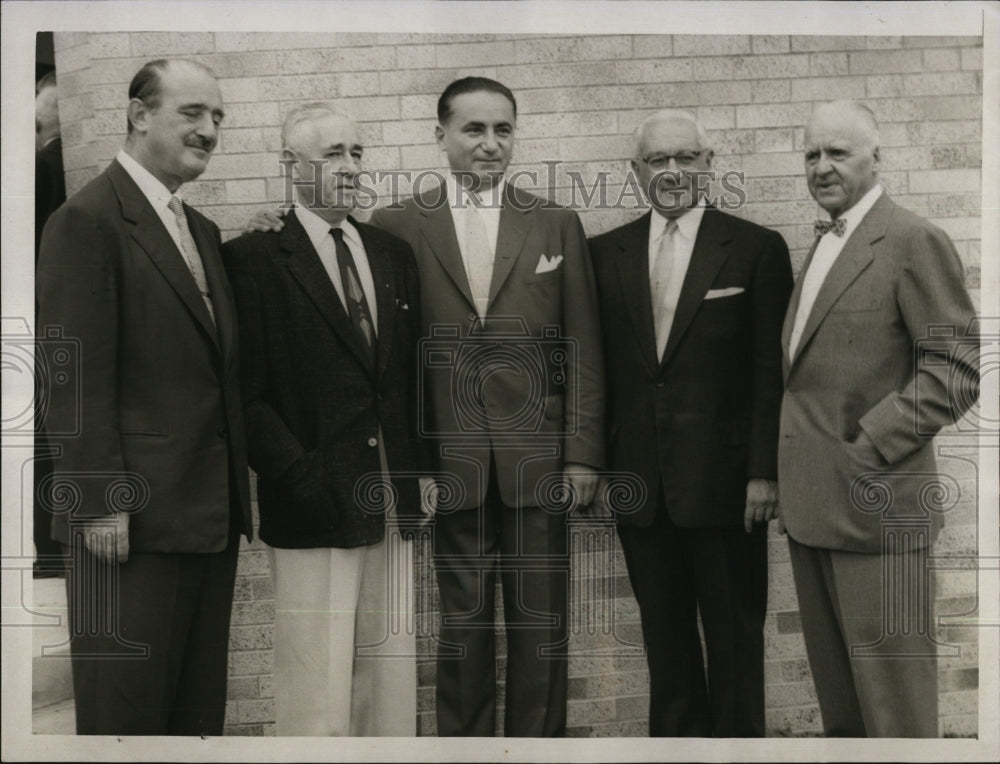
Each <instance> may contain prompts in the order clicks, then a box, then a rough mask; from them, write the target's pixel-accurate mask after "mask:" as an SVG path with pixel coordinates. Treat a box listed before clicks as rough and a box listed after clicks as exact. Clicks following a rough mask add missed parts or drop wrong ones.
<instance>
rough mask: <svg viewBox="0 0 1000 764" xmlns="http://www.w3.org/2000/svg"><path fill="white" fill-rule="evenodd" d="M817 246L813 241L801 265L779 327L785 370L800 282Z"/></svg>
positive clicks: (797, 310) (800, 290)
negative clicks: (783, 321) (783, 320)
mask: <svg viewBox="0 0 1000 764" xmlns="http://www.w3.org/2000/svg"><path fill="white" fill-rule="evenodd" d="M817 246H819V239H814V240H813V243H812V247H810V248H809V254H808V255H806V260H805V262H804V263H803V264H802V270H800V271H799V277H798V278H797V279H795V286H794V287H792V296H791V297H790V298H789V300H788V310H787V311H785V323H784V324H782V326H781V350H782V352H783V356H784V358H783V360H784V364H785V369H786V370H787V369H788V367H789V366H791V359H790V357H789V346H790V345H791V343H792V329H794V328H795V315H796V314H797V313H798V312H799V302H800V301H801V299H802V282H803V281H804V280H805V276H806V273H808V272H809V266H810V265H811V264H812V261H813V255H815V254H816V247H817Z"/></svg>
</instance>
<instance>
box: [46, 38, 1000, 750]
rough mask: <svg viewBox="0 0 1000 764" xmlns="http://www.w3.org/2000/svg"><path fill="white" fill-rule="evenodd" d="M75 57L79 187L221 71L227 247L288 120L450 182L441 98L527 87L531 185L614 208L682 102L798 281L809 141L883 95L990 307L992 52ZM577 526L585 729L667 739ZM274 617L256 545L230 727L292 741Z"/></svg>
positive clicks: (609, 48)
mask: <svg viewBox="0 0 1000 764" xmlns="http://www.w3.org/2000/svg"><path fill="white" fill-rule="evenodd" d="M55 43H56V63H57V67H58V73H59V87H60V112H61V116H62V120H63V143H64V152H65V163H66V174H67V185H68V187H69V190H70V192H72V191H75V190H76V189H78V188H80V187H81V186H82V185H83V183H85V182H86V181H87V180H88V179H89V178H91V177H93V176H94V175H96V174H97V173H98V172H99V171H100V170H101V169H102V168H103V167H104V166H105V165H106V164H107V162H108V161H109V160H110V158H111V157H112V156H114V154H115V152H116V151H117V150H118V148H119V147H120V146H121V143H122V140H123V137H124V134H125V116H124V104H125V100H126V89H127V83H128V81H129V79H130V78H131V76H132V74H133V73H134V72H135V71H136V70H137V69H138V68H139V66H141V65H142V64H143V63H144V62H145V61H147V60H149V59H151V58H155V57H159V56H168V55H185V56H190V57H192V58H195V59H197V60H199V61H202V62H204V63H206V64H208V65H209V66H211V67H212V68H213V69H214V70H215V72H216V74H217V75H218V77H219V78H220V84H221V88H222V93H223V97H224V99H225V102H226V111H227V116H226V120H225V126H224V128H223V131H222V137H221V140H220V144H219V147H218V150H217V152H216V155H215V156H214V157H213V159H212V161H211V163H210V165H209V169H208V171H207V172H206V173H205V175H204V176H203V177H202V178H201V179H199V180H198V181H196V182H194V183H192V184H190V185H189V186H187V187H186V190H185V194H186V198H187V199H188V200H189V201H190V202H191V203H193V204H195V205H196V206H198V207H199V209H201V210H202V211H203V212H205V213H206V214H207V215H209V216H210V217H211V218H213V219H214V220H215V221H216V222H217V223H218V224H219V226H220V227H221V228H222V229H223V234H224V236H225V237H230V236H232V235H235V234H236V233H238V232H239V230H240V229H241V228H242V226H243V224H244V222H245V221H246V220H247V219H248V217H249V216H250V215H251V214H252V213H253V212H254V211H255V210H258V209H268V208H271V207H273V206H274V205H275V204H276V203H277V202H279V201H280V200H281V199H282V198H283V182H282V180H281V178H280V176H279V173H278V169H279V168H278V165H277V163H276V154H277V151H278V149H279V138H278V134H279V127H280V124H281V121H282V119H283V117H284V115H285V114H286V113H287V112H288V110H289V109H291V108H293V107H294V106H296V105H298V104H300V103H302V102H304V101H312V100H317V99H330V100H335V101H337V102H339V103H340V104H341V105H342V106H343V107H344V108H346V109H347V110H348V111H349V112H351V113H352V114H353V115H354V116H355V118H356V119H357V120H358V121H359V123H360V124H361V126H362V135H363V140H364V143H365V147H366V150H365V164H366V166H367V167H368V168H370V169H377V170H410V171H415V170H423V169H435V170H438V169H442V168H443V165H444V158H443V156H442V155H441V153H440V152H439V150H438V149H437V147H436V146H435V145H434V141H433V126H434V111H435V104H436V99H437V96H438V94H439V93H440V91H441V89H442V88H443V87H444V85H446V84H447V83H448V82H449V81H451V80H452V79H454V78H455V77H458V76H463V75H466V74H482V75H486V76H489V77H494V78H496V79H499V80H500V81H502V82H504V83H505V84H507V85H508V86H510V87H511V88H512V89H513V90H514V92H515V94H516V96H517V99H518V106H519V120H518V138H517V145H516V150H515V160H514V164H512V166H511V171H512V172H516V171H519V170H523V171H534V172H535V173H537V177H538V181H537V183H532V182H523V181H524V179H522V184H523V185H525V186H526V187H532V186H534V187H536V188H537V189H538V190H539V191H540V192H541V193H543V194H546V195H554V196H555V198H556V200H557V201H560V202H568V201H571V200H572V198H573V197H572V192H573V190H574V189H573V181H572V180H571V176H570V174H569V173H570V172H576V173H577V177H578V178H579V179H580V180H581V182H583V183H585V184H586V186H588V187H589V186H590V185H591V184H593V183H594V181H595V179H597V178H598V177H601V174H602V173H603V174H604V177H606V178H607V179H608V184H609V185H608V188H609V191H610V197H611V198H612V199H614V198H616V196H617V195H618V194H619V192H620V190H621V189H622V187H623V184H625V182H626V172H627V159H628V157H629V155H630V152H631V146H630V134H631V131H632V130H633V129H634V127H635V126H636V125H637V124H638V122H639V121H640V120H641V119H642V118H643V117H644V116H645V115H646V114H648V113H649V112H651V111H653V110H655V109H658V108H663V107H666V106H676V107H684V108H688V109H691V110H692V111H694V112H696V113H697V115H698V117H699V118H700V119H701V120H702V121H703V123H704V124H705V125H706V127H707V128H708V132H709V137H710V139H711V141H712V143H713V145H714V147H715V151H716V160H715V166H716V168H717V169H718V170H720V171H726V170H732V171H741V172H743V173H744V174H745V180H746V183H745V190H746V195H747V203H746V204H745V205H744V206H743V207H742V209H740V210H738V211H737V214H740V215H743V216H745V217H747V218H749V219H751V220H754V221H756V222H758V223H761V224H763V225H767V226H770V227H773V228H775V229H777V230H778V231H780V232H781V234H782V235H783V236H784V237H785V240H786V241H787V242H788V244H789V246H790V248H791V250H792V258H793V266H794V268H795V270H796V271H798V269H799V268H800V267H801V264H802V261H803V259H804V257H805V254H806V250H807V248H808V245H809V244H810V242H811V239H812V234H811V221H812V220H813V218H814V217H815V216H816V213H817V208H816V206H815V204H814V203H813V202H812V200H811V199H810V198H809V194H808V192H807V189H806V185H805V180H804V177H803V173H802V157H801V149H802V139H803V131H802V125H803V124H804V122H805V121H806V120H807V118H808V116H809V114H810V113H811V111H812V109H813V108H814V106H815V105H816V104H817V103H818V102H822V101H825V100H830V99H833V98H858V99H863V100H864V101H865V102H866V103H868V104H869V105H870V106H871V108H872V109H873V110H874V112H875V114H876V115H877V117H878V118H879V121H880V124H881V137H882V159H883V173H882V177H883V182H884V184H885V186H886V188H887V189H888V191H889V193H890V194H892V195H893V197H894V198H895V199H896V201H898V202H900V203H901V204H902V205H904V206H905V207H907V208H909V209H911V210H913V211H915V212H917V213H919V214H921V215H924V216H926V217H928V218H930V219H932V220H933V221H934V222H935V223H937V224H938V225H939V226H941V227H942V228H944V229H945V230H946V231H947V232H948V233H949V235H950V236H951V237H952V239H953V241H954V242H955V246H956V247H957V248H958V252H959V254H960V256H961V258H962V260H963V263H964V264H965V267H966V275H967V283H968V285H969V287H970V290H971V291H972V293H973V299H974V301H975V303H976V305H977V306H978V304H979V259H980V244H979V232H980V182H981V177H980V176H981V171H980V166H981V144H982V136H981V113H982V41H981V38H978V37H898V36H897V37H888V36H885V37H823V36H788V35H768V36H733V35H730V36H702V35H674V36H670V35H634V36H629V35H612V36H596V35H595V36H570V37H558V36H553V35H428V34H314V35H303V34H299V33H296V34H285V33H267V34H265V33H244V32H237V33H212V32H199V33H170V32H155V33H152V32H150V33H143V32H129V33H125V32H122V33H101V34H85V33H57V34H56V37H55ZM553 161H558V162H561V163H565V164H561V165H560V166H559V170H558V172H557V173H556V174H555V176H554V179H553V180H552V181H551V182H550V181H549V175H548V174H547V172H548V167H549V166H550V165H547V164H546V163H547V162H549V163H551V162H553ZM402 189H403V190H404V191H405V190H407V187H406V185H405V184H403V186H402ZM381 190H385V186H384V185H383V186H382V188H381ZM578 198H579V197H578ZM580 214H581V218H582V220H583V223H584V227H585V228H586V230H587V232H588V234H590V235H593V234H597V233H600V232H602V231H605V230H608V229H609V228H612V227H614V226H616V225H618V224H620V223H622V222H624V221H625V220H627V219H630V218H632V217H634V216H636V215H637V214H638V211H637V209H634V208H633V209H595V208H584V209H581V210H580ZM961 443H963V436H962V435H961V433H958V432H954V431H953V432H952V433H951V434H948V435H944V436H942V437H941V438H939V445H940V447H941V448H942V449H945V450H947V448H948V447H949V445H955V447H954V448H952V450H951V451H949V452H948V453H949V454H950V456H948V457H947V458H943V459H942V468H943V469H944V470H945V471H946V472H947V473H948V474H950V475H952V476H953V477H955V479H956V480H957V481H958V484H959V486H960V487H961V489H962V495H961V498H960V500H959V502H958V504H957V506H956V507H955V508H954V509H953V510H952V511H951V512H950V515H949V520H948V525H947V527H946V529H945V531H944V532H943V534H942V537H941V539H940V541H939V543H938V545H937V547H936V554H937V555H938V556H939V558H940V559H939V562H938V564H939V566H942V567H945V568H947V569H943V570H941V571H940V572H939V574H938V575H939V591H938V610H939V612H940V613H941V614H956V616H961V615H963V614H966V615H967V614H969V613H972V612H974V611H975V608H976V589H975V578H974V573H973V572H972V571H971V570H963V569H961V568H962V566H963V563H964V562H965V561H964V560H963V559H961V558H962V556H963V555H973V554H974V553H975V551H976V508H975V502H976V456H975V451H974V450H973V451H972V452H971V454H969V453H964V452H963V451H962V449H961V448H960V444H961ZM573 533H574V536H573V538H574V544H575V551H574V557H573V571H574V573H573V587H574V589H573V591H574V597H573V604H572V611H573V613H572V618H573V624H575V626H574V628H573V637H572V640H571V644H570V653H571V660H570V708H569V723H570V734H572V735H578V736H601V735H622V736H629V735H642V734H645V729H646V727H645V715H646V708H647V694H646V693H647V687H648V682H647V677H646V673H645V663H644V660H643V658H642V657H641V655H639V654H637V652H636V650H635V648H634V647H632V646H630V645H634V644H635V643H637V642H639V627H638V616H637V610H636V606H635V602H634V600H633V599H632V596H631V591H630V589H629V585H628V582H627V579H626V578H625V577H624V570H625V569H624V563H623V561H622V558H621V552H620V550H619V549H618V548H617V545H616V542H615V540H614V535H613V533H610V532H609V529H608V528H606V527H604V526H602V525H601V524H600V523H599V522H596V521H590V522H586V521H581V522H578V523H577V524H576V525H574V531H573ZM417 575H418V584H419V586H418V590H419V596H418V613H417V616H418V617H417V623H418V624H419V625H420V626H421V632H420V633H421V637H420V639H419V642H418V644H419V653H420V657H419V660H418V676H419V685H420V686H419V690H418V692H419V695H418V709H419V729H420V733H421V734H432V733H433V732H434V715H433V681H434V679H433V677H434V673H433V669H434V661H433V655H432V652H433V650H432V641H431V637H430V634H431V633H432V632H433V631H434V630H435V629H436V625H435V624H436V622H435V608H436V592H435V590H434V586H433V575H432V572H431V569H430V561H429V558H428V555H427V554H426V551H425V550H424V551H423V552H422V553H421V554H418V573H417ZM770 581H771V583H770V592H769V617H768V619H767V622H766V627H765V631H766V636H767V645H766V651H767V652H766V657H767V674H766V676H767V704H768V718H767V722H768V729H769V733H770V734H773V735H812V734H818V733H819V731H820V719H819V712H818V708H817V706H816V702H815V692H814V690H813V686H812V679H811V676H810V674H809V667H808V663H807V661H806V659H805V651H804V645H803V641H802V635H801V629H800V625H799V622H798V614H797V605H796V599H795V591H794V586H793V583H792V578H791V569H790V567H789V563H788V551H787V545H786V543H785V541H784V539H782V538H780V537H777V536H774V537H772V538H771V540H770ZM273 605H274V603H273V594H272V591H271V586H270V579H269V576H268V569H267V561H266V556H265V554H264V551H263V548H262V547H261V546H260V545H259V542H258V543H254V544H253V545H250V546H249V547H247V548H245V549H244V550H243V552H242V554H241V558H240V569H239V580H238V583H237V588H236V601H235V604H234V608H233V628H232V637H231V643H232V644H231V653H230V703H229V709H228V716H227V724H228V726H227V731H228V732H230V733H231V734H239V735H259V734H273V700H272V692H271V674H270V672H271V644H272V642H271V640H272V633H271V632H272V627H271V623H272V620H273ZM612 616H613V617H612ZM956 623H961V619H960V618H956ZM939 638H940V639H942V640H945V641H947V642H950V643H956V644H958V645H959V646H960V648H961V649H960V651H959V654H957V655H955V656H953V657H948V658H945V659H943V660H942V661H941V686H940V689H941V729H942V732H943V734H946V735H971V734H974V733H975V731H976V728H977V707H976V704H977V691H976V688H977V687H978V670H977V663H978V657H977V640H976V633H975V630H974V629H973V628H971V627H966V626H955V627H949V628H946V629H944V630H942V631H941V633H940V634H939ZM501 644H502V642H501ZM502 663H503V662H502V661H501V672H502ZM501 676H502V673H501Z"/></svg>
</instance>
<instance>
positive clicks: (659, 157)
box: [642, 150, 704, 172]
mask: <svg viewBox="0 0 1000 764" xmlns="http://www.w3.org/2000/svg"><path fill="white" fill-rule="evenodd" d="M703 153H704V150H702V151H681V152H679V153H677V154H653V155H652V156H648V157H643V158H642V161H643V162H645V163H646V166H647V167H649V169H650V170H655V171H656V172H659V171H661V170H666V169H667V168H669V167H670V160H671V159H673V160H674V162H676V164H677V166H678V167H679V168H680V169H682V170H684V169H687V168H689V167H693V166H694V163H695V162H697V161H698V157H700V156H701V155H702V154H703Z"/></svg>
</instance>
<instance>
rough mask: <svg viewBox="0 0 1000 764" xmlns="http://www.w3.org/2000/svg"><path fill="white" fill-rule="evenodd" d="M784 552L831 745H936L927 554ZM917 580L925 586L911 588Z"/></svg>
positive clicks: (791, 544) (792, 547) (793, 548)
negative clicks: (904, 740) (904, 741)
mask: <svg viewBox="0 0 1000 764" xmlns="http://www.w3.org/2000/svg"><path fill="white" fill-rule="evenodd" d="M788 550H789V553H790V555H791V559H792V573H793V574H794V576H795V590H796V594H797V596H798V600H799V610H800V612H801V614H802V632H803V635H804V636H805V641H806V653H807V654H808V656H809V668H810V669H811V670H812V675H813V682H814V683H815V685H816V696H817V698H818V699H819V710H820V713H821V714H822V715H823V732H824V734H825V735H826V736H827V737H937V736H938V686H937V657H936V654H935V653H936V646H935V644H934V643H933V640H932V636H931V635H932V634H933V609H934V608H933V605H934V577H933V570H931V569H929V568H928V566H927V563H926V559H925V558H924V556H923V555H924V554H925V553H926V550H923V551H919V552H906V553H900V554H894V555H892V556H891V557H890V558H889V560H888V561H890V562H891V563H892V564H891V565H890V566H888V569H889V570H890V571H892V572H895V573H909V574H911V575H908V576H905V578H904V579H903V580H905V581H907V583H908V584H910V585H909V586H908V585H903V586H900V585H899V580H898V579H897V581H896V582H895V585H893V580H892V575H891V574H890V575H889V576H888V577H887V576H886V570H887V566H885V562H886V561H887V560H886V559H883V555H881V554H859V553H856V552H841V551H837V550H832V549H817V548H815V547H810V546H805V545H803V544H799V543H798V542H796V541H795V540H794V539H792V538H791V537H790V536H789V538H788ZM918 581H919V588H916V590H915V587H914V586H913V585H915V584H917V583H918Z"/></svg>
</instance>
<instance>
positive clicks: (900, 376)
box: [778, 101, 978, 737]
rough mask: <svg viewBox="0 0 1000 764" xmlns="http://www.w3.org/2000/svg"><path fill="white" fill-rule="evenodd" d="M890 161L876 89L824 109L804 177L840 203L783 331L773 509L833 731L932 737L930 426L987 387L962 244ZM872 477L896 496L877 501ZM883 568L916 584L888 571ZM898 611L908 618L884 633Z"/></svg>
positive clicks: (827, 199)
mask: <svg viewBox="0 0 1000 764" xmlns="http://www.w3.org/2000/svg"><path fill="white" fill-rule="evenodd" d="M880 162H881V152H880V149H879V136H878V125H877V124H876V121H875V117H874V115H873V114H872V112H871V111H870V110H869V109H868V108H867V107H866V106H864V105H862V104H859V103H856V102H849V101H841V102H834V103H829V104H825V105H823V106H821V107H819V108H818V109H817V110H816V112H815V113H814V115H813V117H812V119H811V120H810V122H809V124H808V126H807V127H806V132H805V169H806V180H807V182H808V185H809V191H810V193H811V194H812V195H813V197H814V198H815V199H816V201H817V202H818V203H819V205H820V207H822V208H823V209H824V210H826V211H827V212H828V213H829V215H830V218H831V220H830V221H820V222H819V223H817V226H816V241H815V243H814V244H813V247H812V250H811V251H810V253H809V256H808V257H807V259H806V262H805V264H804V265H803V268H802V271H801V273H800V274H799V277H798V281H797V283H796V285H795V290H794V292H793V294H792V299H791V303H790V304H789V308H788V313H787V316H786V318H785V324H784V330H783V334H782V347H783V351H784V378H785V394H784V398H783V401H782V407H781V430H780V440H779V451H778V476H779V484H778V488H779V495H780V501H781V504H780V516H781V520H782V521H783V523H784V526H785V527H786V528H787V532H788V536H789V548H790V553H791V560H792V570H793V572H794V575H795V586H796V590H797V593H798V599H799V607H800V610H801V615H802V630H803V633H804V635H805V641H806V649H807V651H808V655H809V663H810V666H811V668H812V673H813V679H814V680H815V684H816V692H817V695H818V697H819V706H820V711H821V712H822V715H823V727H824V730H825V732H826V734H827V735H829V736H849V737H936V736H937V734H938V718H937V661H936V659H935V657H934V645H933V644H932V643H931V642H930V641H929V638H928V632H927V630H926V628H921V625H922V626H924V627H927V625H928V624H929V623H933V622H932V620H930V619H931V616H930V613H931V612H932V607H933V602H934V600H933V572H932V571H930V570H928V569H927V568H926V564H925V561H924V562H921V561H922V560H924V556H925V555H926V553H927V547H928V546H929V545H930V544H931V543H933V540H934V538H935V537H936V535H937V532H938V531H939V530H940V528H941V516H940V514H938V513H935V512H931V511H928V505H927V503H926V501H925V499H926V494H925V491H924V490H923V489H924V488H925V487H927V486H933V485H934V484H935V473H936V465H935V458H934V445H933V441H932V437H933V435H934V434H935V433H936V432H937V431H938V430H939V429H940V428H941V427H942V426H944V425H945V424H948V423H950V422H952V421H954V419H955V418H956V417H957V416H959V415H961V414H962V413H963V411H964V410H965V409H966V408H967V407H968V406H969V405H971V403H972V401H974V400H975V398H976V397H977V395H978V359H977V355H978V353H977V352H976V350H975V348H976V347H977V346H976V345H975V343H972V345H971V347H972V348H973V350H972V352H968V351H969V347H970V344H969V342H968V341H963V334H964V333H965V332H966V330H967V328H968V326H969V323H970V320H971V319H972V318H973V309H972V305H971V303H970V301H969V296H968V294H967V292H966V290H965V287H964V285H963V275H964V274H963V268H962V264H961V262H960V261H959V258H958V255H957V253H956V252H955V248H954V247H953V246H952V243H951V241H950V240H949V239H948V236H947V235H946V234H945V233H944V232H943V231H942V230H941V229H939V228H937V227H936V226H934V225H933V224H931V223H929V222H928V221H926V220H924V219H923V218H920V217H918V216H916V215H914V214H913V213H910V212H907V211H906V210H903V209H902V208H901V207H898V206H897V205H896V204H894V203H893V202H892V201H891V200H890V199H889V197H888V195H887V194H886V193H885V191H884V190H883V188H882V186H881V185H880V183H879V179H878V171H879V165H880ZM921 340H923V341H924V344H923V346H922V347H921V345H920V342H921ZM879 486H881V487H882V488H881V489H880V488H879ZM879 490H884V491H885V493H884V496H885V500H886V502H887V504H886V506H885V507H883V508H878V507H876V508H874V509H873V507H872V506H869V504H870V503H871V502H872V501H873V500H874V499H877V498H878V497H879V496H880V495H881V494H879ZM872 491H874V493H873V492H872ZM876 503H877V502H876ZM890 506H891V507H892V509H893V510H894V511H895V512H897V513H900V512H902V513H908V514H907V515H906V516H907V517H913V518H917V519H924V518H927V520H928V522H927V530H926V532H920V533H913V534H909V535H908V536H907V537H906V538H907V540H908V543H909V546H898V547H892V546H889V545H888V544H887V543H886V539H888V538H893V537H892V536H891V534H888V535H887V534H886V529H887V527H888V526H887V525H886V523H885V522H884V521H885V520H887V519H889V518H888V517H887V515H886V513H885V512H884V511H880V509H885V510H888V509H889V507H890ZM928 515H929V518H928V517H927V516H928ZM889 555H891V556H892V559H891V560H890V559H888V556H889ZM889 568H891V569H893V570H901V571H904V572H905V573H906V574H907V575H908V576H910V579H909V580H910V581H911V582H913V586H916V587H917V588H916V589H912V590H911V589H910V588H909V587H906V588H905V590H904V591H900V590H897V589H893V588H890V587H889V583H890V579H889V578H888V577H887V574H884V573H883V571H885V570H887V569H889ZM906 598H910V599H908V600H906ZM904 600H905V601H904ZM890 612H892V613H895V614H897V615H899V616H901V618H902V619H903V621H905V624H906V628H905V629H897V630H896V633H893V634H891V635H890V636H891V638H887V637H886V634H887V633H888V632H889V631H891V630H892V629H891V628H890V625H889V624H888V623H887V622H886V620H885V615H884V614H887V613H890ZM919 619H922V620H919ZM911 626H913V627H914V628H912V629H911V628H910V627H911Z"/></svg>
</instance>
